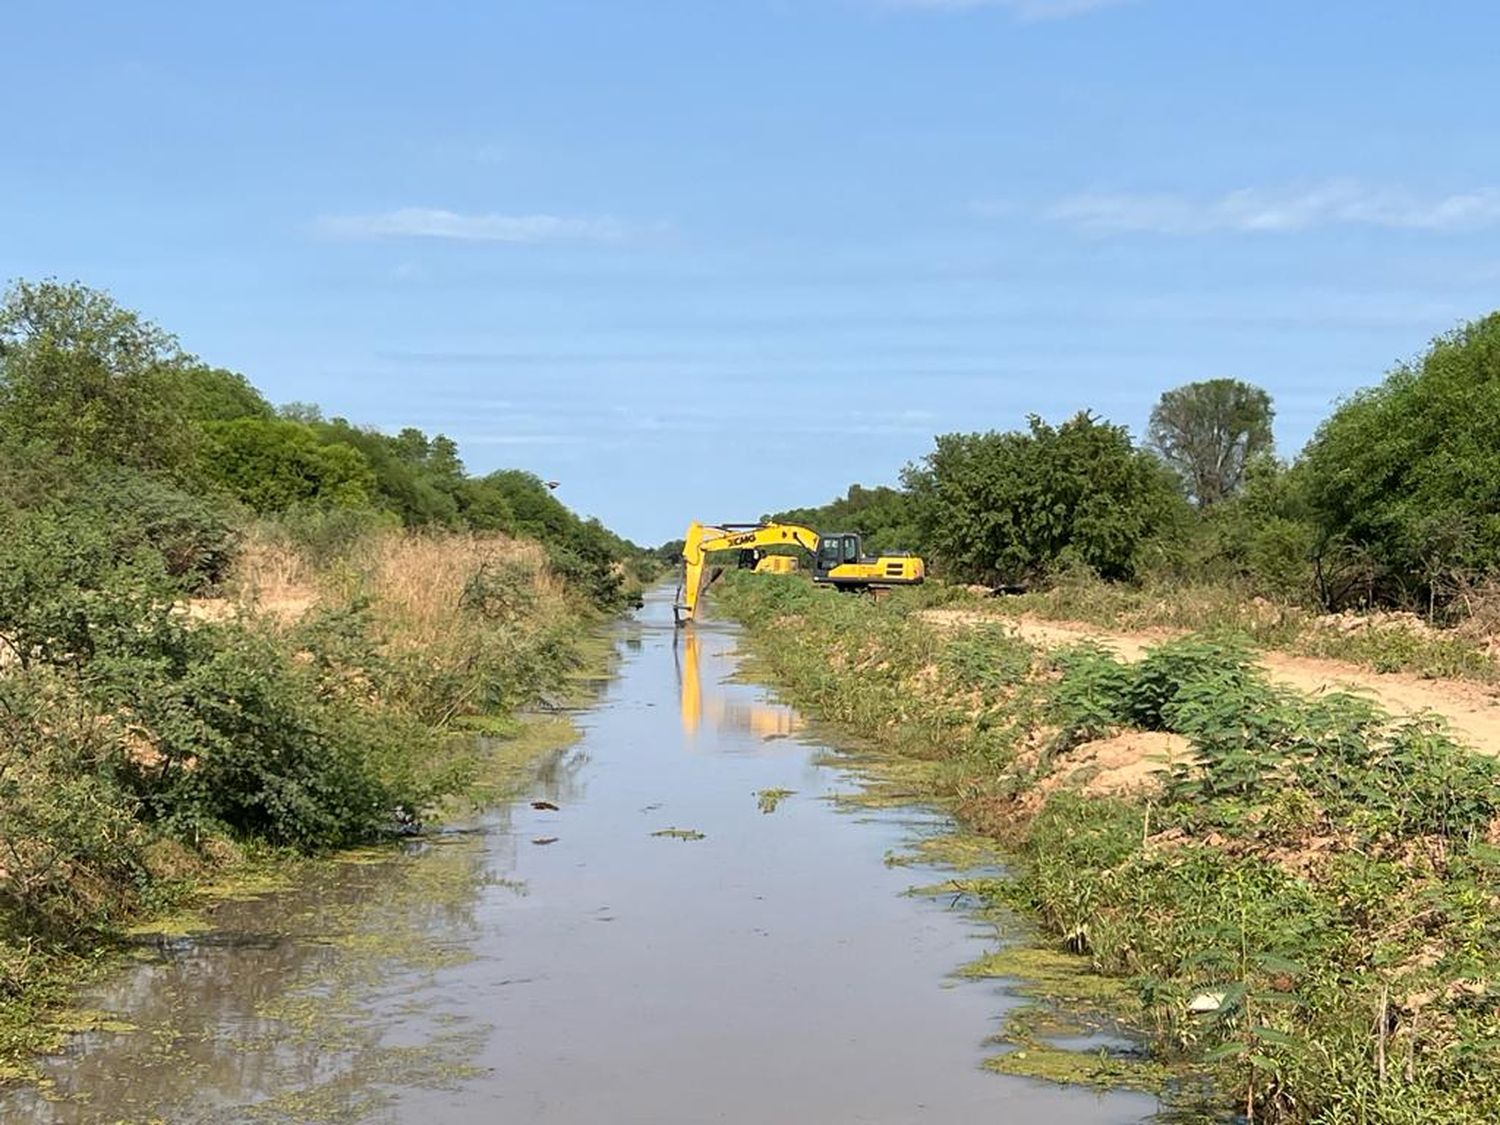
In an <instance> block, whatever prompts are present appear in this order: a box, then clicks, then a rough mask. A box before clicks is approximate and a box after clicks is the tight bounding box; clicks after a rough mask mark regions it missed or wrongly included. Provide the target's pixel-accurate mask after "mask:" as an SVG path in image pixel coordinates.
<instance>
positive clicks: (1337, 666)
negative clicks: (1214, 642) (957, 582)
mask: <svg viewBox="0 0 1500 1125" xmlns="http://www.w3.org/2000/svg"><path fill="white" fill-rule="evenodd" d="M922 617H923V619H924V620H926V621H927V622H929V623H930V624H932V625H934V626H936V627H937V628H940V629H957V628H964V627H965V626H969V625H976V624H982V623H985V622H999V623H1001V624H1003V625H1006V626H1008V627H1009V628H1011V629H1012V630H1014V631H1015V633H1016V634H1017V635H1018V636H1020V637H1021V638H1022V639H1024V640H1027V641H1030V642H1031V643H1032V644H1035V645H1040V646H1041V647H1043V648H1059V647H1061V646H1063V645H1069V644H1077V643H1078V642H1079V641H1085V640H1087V641H1094V642H1096V643H1098V644H1100V645H1103V646H1104V647H1105V648H1108V649H1110V650H1111V651H1112V652H1114V653H1115V654H1116V655H1118V656H1119V657H1120V659H1121V660H1126V661H1133V660H1139V659H1140V658H1141V657H1143V656H1144V655H1145V654H1146V651H1147V650H1148V649H1150V648H1153V647H1155V646H1156V645H1159V644H1161V643H1162V642H1164V641H1169V640H1171V639H1172V638H1173V637H1175V636H1179V635H1180V634H1178V633H1174V632H1173V631H1171V630H1169V629H1154V630H1145V631H1142V632H1134V633H1120V632H1113V631H1111V630H1108V629H1101V628H1099V627H1098V626H1095V625H1089V624H1086V623H1083V622H1072V621H1043V620H1041V619H1039V618H1035V617H1007V616H1005V615H1003V614H999V613H980V612H975V611H972V610H955V609H930V610H926V611H925V612H924V613H923V614H922ZM1260 664H1261V667H1263V668H1264V669H1265V670H1266V673H1267V674H1268V675H1269V676H1270V677H1271V679H1272V680H1274V681H1275V682H1276V683H1279V684H1284V685H1285V686H1287V687H1290V688H1295V689H1296V690H1298V691H1303V692H1307V693H1309V694H1317V693H1319V692H1327V691H1350V690H1352V691H1358V692H1361V693H1363V694H1366V695H1369V696H1370V697H1372V698H1373V699H1375V700H1376V701H1377V702H1379V703H1380V705H1381V706H1382V707H1384V708H1385V709H1386V710H1387V711H1389V712H1391V713H1392V714H1394V715H1412V714H1416V713H1418V712H1421V711H1434V712H1436V713H1437V714H1439V715H1442V716H1443V718H1445V719H1446V720H1447V721H1448V724H1449V726H1450V727H1452V729H1453V733H1454V734H1455V735H1456V736H1457V737H1458V738H1459V739H1460V740H1461V741H1463V742H1465V743H1467V744H1468V745H1470V746H1471V747H1473V748H1474V749H1475V750H1478V751H1480V752H1481V753H1484V754H1493V755H1497V756H1500V689H1497V688H1493V687H1488V686H1485V685H1482V684H1472V683H1465V682H1463V681H1459V680H1429V679H1423V678H1422V677H1420V676H1414V675H1411V674H1409V673H1405V672H1391V673H1382V672H1372V671H1370V670H1369V669H1368V668H1361V667H1360V666H1359V665H1357V664H1346V663H1344V662H1342V661H1338V660H1319V659H1315V658H1313V657H1308V656H1293V655H1291V654H1290V653H1285V652H1263V653H1261V657H1260Z"/></svg>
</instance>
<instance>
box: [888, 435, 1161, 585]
mask: <svg viewBox="0 0 1500 1125" xmlns="http://www.w3.org/2000/svg"><path fill="white" fill-rule="evenodd" d="M905 482H906V485H907V488H908V489H909V490H910V491H911V493H912V496H913V499H914V501H915V503H916V512H917V523H918V528H919V530H920V532H921V537H922V542H923V543H924V544H926V545H927V548H928V549H929V550H931V551H932V552H933V554H934V555H935V561H936V562H937V563H938V564H939V565H940V566H942V567H943V568H944V569H945V570H947V571H948V573H949V574H950V575H952V576H953V577H955V578H960V579H965V580H970V581H979V582H987V583H995V582H1028V581H1034V580H1036V579H1038V578H1040V577H1043V576H1045V574H1046V573H1047V572H1048V571H1049V570H1051V569H1053V568H1054V567H1056V566H1058V565H1060V564H1062V565H1067V564H1070V563H1082V564H1084V565H1086V566H1089V567H1091V568H1093V569H1094V570H1095V571H1097V572H1098V573H1099V574H1100V575H1101V576H1103V577H1105V578H1117V579H1118V578H1131V577H1133V576H1134V575H1135V574H1136V573H1137V571H1138V569H1139V567H1140V563H1141V553H1142V548H1143V547H1144V546H1145V545H1146V544H1147V543H1148V542H1149V541H1151V540H1152V539H1153V537H1156V536H1159V535H1165V534H1169V533H1175V532H1176V531H1177V530H1178V529H1179V528H1180V525H1181V522H1182V519H1183V515H1184V507H1185V505H1184V501H1183V499H1182V495H1181V493H1180V492H1179V491H1178V490H1177V488H1176V487H1175V484H1174V482H1173V481H1172V479H1171V476H1170V474H1169V473H1168V471H1167V470H1166V469H1165V468H1164V467H1163V466H1162V465H1161V463H1160V462H1159V461H1157V459H1156V458H1155V457H1153V456H1151V455H1150V454H1149V453H1146V452H1144V451H1142V450H1139V449H1137V448H1136V447H1135V446H1134V445H1133V444H1132V442H1131V440H1130V434H1129V433H1128V431H1126V430H1125V428H1124V427H1123V426H1115V425H1111V424H1109V423H1107V422H1102V421H1100V420H1098V419H1096V418H1094V417H1093V416H1092V415H1089V414H1087V413H1083V414H1079V415H1077V416H1076V417H1074V418H1072V419H1070V420H1069V421H1067V422H1064V423H1063V424H1062V425H1060V426H1052V425H1049V424H1048V423H1046V422H1044V421H1042V419H1040V418H1038V417H1035V416H1033V417H1032V418H1031V420H1030V427H1029V429H1028V430H1026V431H1012V432H1009V433H997V432H995V431H991V432H989V433H983V434H944V435H942V436H940V437H938V439H937V446H936V448H935V449H934V450H933V451H932V452H931V453H929V454H928V455H927V457H926V458H925V459H924V461H923V462H922V464H921V465H920V466H909V467H908V468H907V470H906V474H905Z"/></svg>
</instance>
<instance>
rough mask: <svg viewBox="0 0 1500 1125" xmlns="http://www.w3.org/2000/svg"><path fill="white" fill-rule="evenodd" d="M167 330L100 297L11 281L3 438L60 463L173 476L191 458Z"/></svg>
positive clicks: (1, 398) (2, 312) (177, 364)
mask: <svg viewBox="0 0 1500 1125" xmlns="http://www.w3.org/2000/svg"><path fill="white" fill-rule="evenodd" d="M194 366H195V363H194V361H193V360H192V359H191V357H189V356H187V355H186V354H184V353H183V352H182V350H181V349H180V348H179V347H178V346H177V341H176V340H175V339H174V338H173V337H172V336H171V335H170V334H168V333H167V332H164V331H163V330H162V329H160V328H158V327H157V326H156V325H154V324H151V323H150V322H149V321H146V320H143V319H141V318H140V317H139V316H137V315H136V314H135V313H133V312H131V311H129V310H128V309H124V308H121V307H120V306H119V305H118V304H116V303H115V301H114V299H113V298H112V297H110V296H109V295H108V294H107V293H102V292H100V291H98V290H95V289H89V288H86V287H85V286H82V285H78V284H71V285H68V284H62V283H60V282H56V281H44V282H40V283H31V282H25V281H21V282H17V283H16V284H15V285H13V286H12V287H11V288H10V289H9V290H8V291H7V293H6V294H5V298H4V302H3V304H0V434H3V435H4V436H5V437H6V438H7V439H9V440H10V441H13V442H17V443H29V444H35V445H40V446H43V447H45V448H48V449H50V450H52V451H53V452H54V453H56V454H57V455H59V456H61V457H65V458H76V459H79V460H83V461H96V462H98V461H102V462H112V463H115V464H120V465H130V466H135V467H137V468H143V469H155V470H163V471H166V472H170V473H179V472H183V471H185V470H187V469H188V468H189V466H190V465H191V463H192V460H193V454H194V436H195V431H194V429H193V427H192V426H191V425H189V424H187V415H186V411H185V403H184V395H183V387H182V382H181V377H182V373H183V372H184V371H185V370H188V369H190V368H193V367H194Z"/></svg>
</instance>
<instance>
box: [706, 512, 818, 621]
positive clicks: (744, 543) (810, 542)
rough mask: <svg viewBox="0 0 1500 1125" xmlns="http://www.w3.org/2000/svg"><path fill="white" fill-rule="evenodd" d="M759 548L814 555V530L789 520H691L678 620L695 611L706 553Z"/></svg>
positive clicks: (815, 550)
mask: <svg viewBox="0 0 1500 1125" xmlns="http://www.w3.org/2000/svg"><path fill="white" fill-rule="evenodd" d="M762 547H801V548H802V549H803V550H804V551H807V552H808V553H810V554H816V553H817V550H818V533H817V532H816V531H813V530H812V529H811V528H807V527H799V526H798V525H797V524H791V523H766V524H755V525H745V526H733V525H731V526H729V527H714V526H711V525H709V524H702V523H698V522H697V521H696V520H695V521H693V523H692V524H691V525H690V526H689V527H688V530H687V535H686V536H685V537H684V539H683V547H682V587H681V589H679V590H678V602H677V612H678V621H679V623H681V622H685V621H691V620H692V619H693V616H694V615H695V614H696V613H697V611H698V599H699V598H701V597H702V596H703V590H704V587H705V586H707V584H708V581H707V579H708V575H707V573H706V572H705V569H704V561H705V559H706V558H707V557H708V556H709V555H710V554H712V553H713V552H715V551H747V550H758V549H760V548H762Z"/></svg>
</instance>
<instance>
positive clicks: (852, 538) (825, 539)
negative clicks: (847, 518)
mask: <svg viewBox="0 0 1500 1125" xmlns="http://www.w3.org/2000/svg"><path fill="white" fill-rule="evenodd" d="M863 560H864V555H863V553H862V552H861V551H860V549H859V536H858V535H854V534H852V533H848V532H845V533H841V534H838V535H824V536H822V537H821V538H819V540H818V551H817V555H816V558H815V561H814V565H813V577H814V578H815V579H816V578H826V577H828V575H829V573H831V572H832V571H833V570H835V569H837V568H838V567H841V566H843V565H844V564H846V563H857V562H861V561H863Z"/></svg>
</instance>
